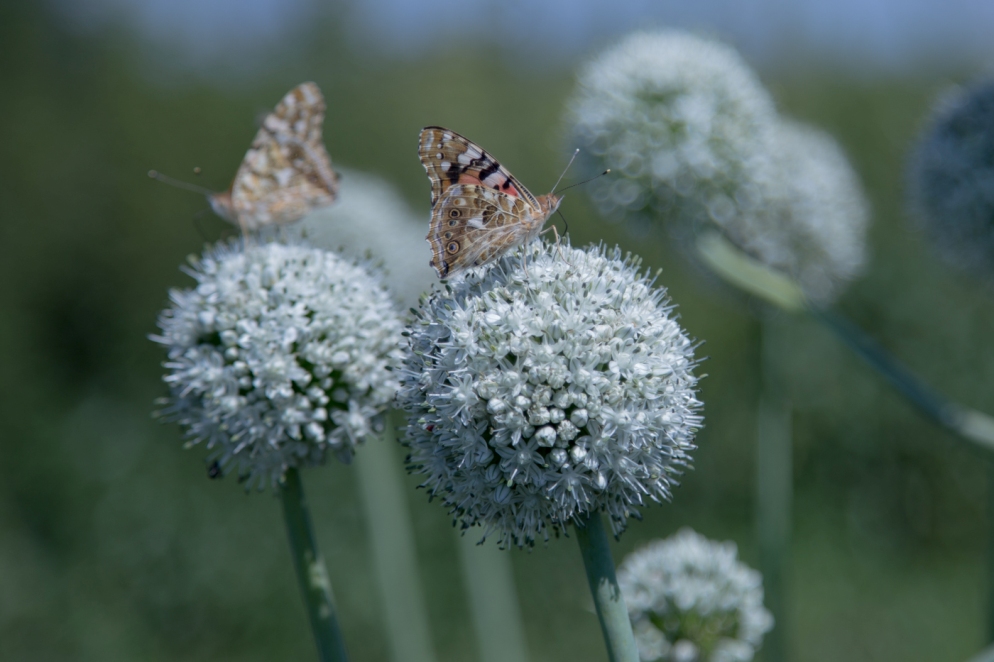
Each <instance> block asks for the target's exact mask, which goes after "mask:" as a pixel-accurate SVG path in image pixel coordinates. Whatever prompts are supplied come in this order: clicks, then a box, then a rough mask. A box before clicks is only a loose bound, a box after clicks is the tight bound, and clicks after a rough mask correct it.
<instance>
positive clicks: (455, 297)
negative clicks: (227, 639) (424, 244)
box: [398, 241, 702, 546]
mask: <svg viewBox="0 0 994 662" xmlns="http://www.w3.org/2000/svg"><path fill="white" fill-rule="evenodd" d="M525 258H527V263H525V262H524V260H525ZM638 269H639V262H638V260H636V259H631V258H624V259H623V258H622V257H621V254H620V251H619V250H618V249H614V250H605V249H604V248H588V249H576V248H571V247H569V246H568V245H563V246H562V247H561V251H560V249H559V248H557V247H556V246H555V245H548V244H545V243H544V242H541V241H535V242H532V243H531V244H529V245H528V246H527V247H523V248H520V249H518V250H516V251H514V252H512V253H510V254H508V255H505V256H504V257H502V258H500V259H499V260H497V261H496V262H494V263H492V264H490V265H487V266H484V267H481V268H479V269H473V270H471V271H470V272H468V273H467V275H466V276H465V277H464V278H461V279H457V280H455V281H454V282H451V283H450V284H449V285H448V286H447V287H446V289H445V290H442V291H435V292H433V293H432V295H431V296H428V297H425V298H424V299H423V300H422V303H421V307H420V311H419V314H418V317H417V319H416V320H415V321H414V322H412V324H411V325H410V327H409V336H410V350H409V352H408V355H407V358H406V360H405V365H404V368H403V369H402V371H401V388H400V392H399V395H398V401H399V403H400V406H401V407H402V408H403V410H404V411H405V412H406V414H407V417H408V426H407V437H406V443H407V444H408V445H409V446H410V448H411V454H410V459H409V464H410V469H411V471H412V472H419V473H421V474H423V475H424V477H425V478H424V483H423V485H424V487H426V488H427V489H428V491H429V493H430V494H431V496H433V497H434V496H438V497H440V498H441V499H442V500H443V501H444V503H445V504H446V505H447V506H448V507H449V508H450V509H451V512H452V513H453V514H454V516H455V517H456V518H457V519H458V520H459V521H460V522H461V524H462V525H463V527H464V528H468V527H471V526H473V525H476V524H480V525H481V526H482V527H483V528H484V530H485V533H484V535H488V534H491V533H495V534H497V535H498V537H499V539H498V543H499V544H500V545H502V546H506V545H508V544H516V545H518V546H525V545H533V544H534V542H535V541H536V540H537V539H538V538H540V537H542V538H544V539H546V540H548V537H549V532H550V531H552V532H554V533H558V532H559V531H560V530H564V529H565V528H566V527H567V526H568V525H569V524H570V523H571V522H573V523H576V522H579V521H581V520H583V519H584V518H585V517H586V516H587V515H588V514H590V513H594V512H598V511H601V510H603V511H605V512H607V514H608V515H609V516H610V520H611V524H612V528H613V530H614V532H615V534H619V533H620V532H621V531H622V530H623V529H624V527H625V524H626V521H627V519H628V517H629V516H633V515H637V514H638V508H639V507H641V506H642V505H644V504H645V503H646V500H651V501H657V502H658V501H661V500H664V499H667V498H669V496H670V491H671V488H672V487H673V485H674V483H675V480H676V476H677V475H678V474H679V473H680V471H681V470H682V469H683V468H684V467H685V466H686V465H687V464H688V462H689V461H690V457H689V453H690V452H691V451H692V450H693V449H694V448H695V447H694V445H693V439H694V435H695V433H696V431H697V429H698V428H699V427H700V425H701V422H702V419H701V416H700V415H699V409H700V406H701V403H700V402H699V401H698V400H697V397H696V393H695V388H696V385H697V378H696V377H695V376H694V375H693V374H692V369H693V368H694V365H695V360H694V357H693V349H694V346H693V343H692V342H691V341H690V340H689V339H688V337H687V335H686V334H685V333H684V331H683V330H682V329H681V328H680V326H679V325H678V324H677V323H676V321H675V320H674V319H673V317H672V315H671V313H672V306H671V305H670V304H669V303H668V301H667V299H666V293H665V290H663V289H660V288H656V287H654V286H653V282H652V281H651V280H650V279H648V278H647V277H646V276H644V275H642V274H641V273H640V272H639V270H638Z"/></svg>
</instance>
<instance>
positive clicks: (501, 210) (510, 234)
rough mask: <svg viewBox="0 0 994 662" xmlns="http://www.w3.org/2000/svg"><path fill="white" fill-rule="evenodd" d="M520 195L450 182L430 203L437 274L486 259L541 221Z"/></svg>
mask: <svg viewBox="0 0 994 662" xmlns="http://www.w3.org/2000/svg"><path fill="white" fill-rule="evenodd" d="M542 221H544V218H536V217H535V215H534V213H533V208H532V207H531V206H530V205H529V204H528V203H527V202H526V201H525V200H524V199H522V198H521V197H518V196H511V195H508V194H507V193H504V192H503V191H499V190H497V189H493V188H490V187H489V186H482V185H478V184H452V185H451V186H448V187H447V188H446V189H445V192H444V193H442V197H441V198H440V199H439V200H438V201H437V202H436V204H435V206H434V207H432V211H431V223H430V225H429V228H428V243H429V244H430V245H431V253H432V257H431V266H432V267H434V269H435V272H436V273H437V274H438V277H439V278H449V277H451V276H454V275H456V274H457V273H459V272H460V271H462V270H464V269H468V268H469V267H475V266H479V265H481V264H486V263H487V262H488V261H490V260H492V259H494V258H496V257H497V256H498V255H500V254H501V253H503V252H504V251H506V250H508V249H509V248H511V247H513V246H515V245H517V244H519V243H522V242H523V241H525V240H526V239H528V238H529V236H532V235H533V234H534V233H535V231H536V230H538V229H540V228H541V226H542Z"/></svg>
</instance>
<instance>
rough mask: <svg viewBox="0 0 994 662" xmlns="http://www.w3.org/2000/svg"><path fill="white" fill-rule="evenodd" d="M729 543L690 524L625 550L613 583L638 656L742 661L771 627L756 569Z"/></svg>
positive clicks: (650, 661) (681, 661)
mask: <svg viewBox="0 0 994 662" xmlns="http://www.w3.org/2000/svg"><path fill="white" fill-rule="evenodd" d="M737 555H738V552H737V550H736V547H735V543H731V542H725V543H719V542H714V541H711V540H708V539H707V538H705V537H704V536H702V535H700V534H698V533H696V532H694V531H692V530H691V529H681V530H680V531H679V532H678V533H677V534H676V535H674V536H671V537H670V538H667V539H665V540H658V541H656V542H654V543H651V544H649V545H648V546H646V547H643V548H642V549H640V550H638V551H636V552H634V553H632V554H630V555H629V556H628V557H627V558H625V560H624V561H623V562H622V563H621V565H620V566H619V568H618V584H619V585H620V587H621V592H622V594H623V595H624V597H625V604H626V605H627V607H628V614H629V616H630V617H631V619H632V628H633V629H634V630H635V640H636V642H637V643H638V647H639V656H640V657H641V659H642V660H644V661H645V662H655V661H657V660H660V661H665V662H749V660H752V659H753V656H754V655H755V653H756V649H758V648H759V645H760V643H761V642H762V640H763V635H765V634H766V633H767V632H769V631H770V629H771V628H772V627H773V617H772V616H771V615H770V612H768V611H767V610H766V609H765V608H764V607H763V578H762V576H761V575H760V574H759V573H758V572H756V571H755V570H752V569H751V568H749V567H747V566H746V565H744V564H743V563H741V562H740V561H739V560H738V559H737Z"/></svg>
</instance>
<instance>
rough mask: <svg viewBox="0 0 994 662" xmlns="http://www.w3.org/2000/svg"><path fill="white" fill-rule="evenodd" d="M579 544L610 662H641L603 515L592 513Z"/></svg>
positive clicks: (581, 529)
mask: <svg viewBox="0 0 994 662" xmlns="http://www.w3.org/2000/svg"><path fill="white" fill-rule="evenodd" d="M576 540H577V542H578V543H580V554H582V555H583V566H584V568H586V570H587V583H588V584H590V593H591V595H593V597H594V606H595V607H596V608H597V619H598V620H599V621H600V622H601V632H602V633H603V634H604V644H605V645H606V646H607V659H608V660H609V661H610V662H639V654H638V648H637V647H636V645H635V635H634V634H633V633H632V622H631V621H630V620H629V618H628V608H627V607H625V599H624V597H623V596H622V595H621V589H620V588H619V587H618V580H617V578H616V577H615V576H614V561H613V560H612V559H611V548H610V547H609V546H608V543H607V533H606V532H605V531H604V524H603V522H601V516H600V513H592V514H591V515H590V516H589V517H588V518H587V520H586V521H585V522H583V524H582V525H577V526H576Z"/></svg>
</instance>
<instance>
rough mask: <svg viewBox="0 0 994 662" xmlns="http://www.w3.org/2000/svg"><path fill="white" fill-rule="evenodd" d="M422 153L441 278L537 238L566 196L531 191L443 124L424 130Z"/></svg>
mask: <svg viewBox="0 0 994 662" xmlns="http://www.w3.org/2000/svg"><path fill="white" fill-rule="evenodd" d="M418 154H419V155H420V157H421V163H422V164H423V165H424V167H425V170H426V171H427V172H428V179H430V180H431V222H430V224H429V226H428V236H427V237H426V240H427V242H428V243H429V244H430V245H431V252H432V257H431V262H429V264H430V265H431V266H432V267H434V269H435V272H436V273H437V274H438V277H439V278H448V277H451V276H454V275H456V274H458V273H459V272H461V271H463V270H464V269H468V268H470V267H475V266H479V265H482V264H486V263H487V262H489V261H491V260H493V259H496V258H497V257H498V256H499V255H501V254H502V253H504V252H505V251H507V250H509V249H511V248H513V247H514V246H518V245H519V244H523V243H527V242H528V241H530V240H532V239H534V238H535V237H536V236H538V234H539V233H540V232H541V231H542V226H543V225H545V222H546V221H547V220H548V219H549V217H550V216H552V214H553V213H554V212H555V211H556V209H558V207H559V203H560V202H561V201H562V196H558V195H556V194H555V193H548V194H546V195H540V196H538V197H536V196H534V195H532V193H531V192H530V191H529V190H528V189H526V188H525V187H524V186H522V185H521V183H520V182H519V181H518V180H517V179H515V178H514V175H512V174H511V173H510V172H508V170H507V168H505V167H504V166H502V165H501V164H500V163H498V162H497V159H495V158H494V157H492V156H491V155H490V154H488V153H487V152H485V151H484V150H483V148H482V147H480V146H479V145H477V144H476V143H474V142H472V141H470V140H468V139H466V138H464V137H463V136H460V135H459V134H458V133H456V132H455V131H450V130H449V129H443V128H442V127H440V126H428V127H425V128H424V129H422V130H421V137H420V140H419V142H418Z"/></svg>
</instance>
